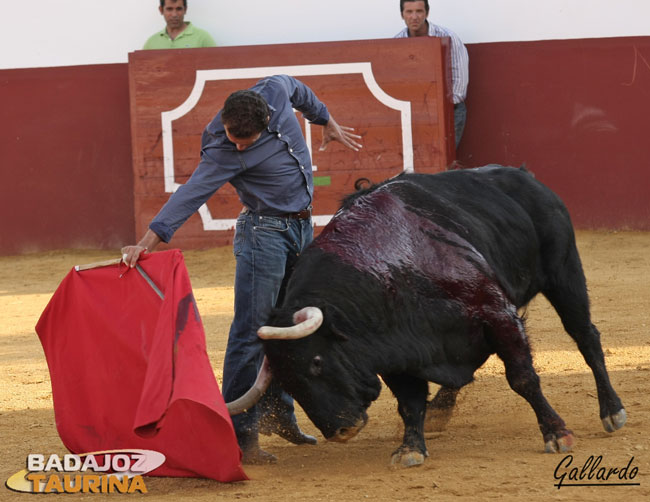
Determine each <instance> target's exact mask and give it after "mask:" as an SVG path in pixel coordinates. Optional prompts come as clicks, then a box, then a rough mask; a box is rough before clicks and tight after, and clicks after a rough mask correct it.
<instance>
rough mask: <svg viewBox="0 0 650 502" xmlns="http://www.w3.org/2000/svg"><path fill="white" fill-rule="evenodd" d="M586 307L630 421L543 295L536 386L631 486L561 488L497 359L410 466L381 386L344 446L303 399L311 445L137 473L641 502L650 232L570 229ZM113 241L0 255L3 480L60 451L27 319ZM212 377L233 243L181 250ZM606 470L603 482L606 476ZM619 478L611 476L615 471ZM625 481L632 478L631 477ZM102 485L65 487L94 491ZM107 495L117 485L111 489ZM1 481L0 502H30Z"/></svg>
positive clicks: (223, 330) (408, 494)
mask: <svg viewBox="0 0 650 502" xmlns="http://www.w3.org/2000/svg"><path fill="white" fill-rule="evenodd" d="M578 244H579V247H580V252H581V256H582V260H583V264H584V268H585V272H586V275H587V280H588V284H589V290H590V294H591V302H592V316H593V320H594V322H595V324H596V325H597V326H598V327H599V329H600V331H601V333H602V344H603V348H604V350H605V352H606V357H607V364H608V368H609V373H610V376H611V379H612V382H613V384H614V387H615V388H616V389H617V391H618V393H619V395H620V396H621V398H622V400H623V402H624V404H625V406H626V409H627V412H628V416H629V419H628V423H627V425H626V426H625V427H624V428H623V429H621V430H620V431H618V432H616V433H614V434H609V433H606V432H605V431H604V430H603V428H602V426H601V423H600V419H599V417H598V403H597V399H596V388H595V384H594V380H593V377H592V374H591V372H590V371H589V369H588V368H587V366H586V364H585V363H584V361H583V359H582V357H581V355H580V353H579V352H578V350H577V349H576V348H575V346H574V344H573V342H572V340H571V339H570V338H569V336H568V335H566V334H565V333H564V331H563V329H562V326H561V324H560V322H559V319H558V317H557V315H556V314H555V312H554V311H553V310H552V308H551V307H550V306H549V304H548V303H547V302H546V300H545V299H543V298H541V297H539V298H537V299H535V300H534V301H533V303H532V304H531V305H530V307H529V309H528V323H527V326H528V333H529V336H530V339H531V342H532V346H533V350H534V358H535V364H536V368H537V370H538V372H539V374H540V376H541V380H542V387H543V390H544V393H545V395H546V397H547V398H548V400H549V401H550V403H551V404H552V405H553V407H554V408H555V409H556V410H557V411H558V413H560V415H561V416H562V417H563V418H564V420H565V421H566V422H567V424H568V426H569V428H571V429H572V430H573V431H574V433H575V435H576V438H577V445H576V448H575V450H574V452H573V456H574V461H573V465H577V466H581V465H582V464H584V463H585V461H586V460H587V459H588V458H589V456H592V455H593V456H594V457H596V456H599V455H602V457H603V459H602V464H601V465H602V466H607V467H619V468H622V467H625V465H627V464H628V463H629V462H630V460H631V459H632V457H633V459H632V466H633V467H637V468H638V475H637V476H636V477H635V479H633V480H631V481H632V482H636V483H640V486H625V487H622V486H612V487H602V486H599V487H564V488H562V489H561V490H559V491H558V489H557V488H556V487H554V484H555V483H556V482H557V480H556V479H554V471H555V469H556V466H557V465H558V463H559V462H560V460H562V458H563V457H564V455H550V454H544V453H542V452H543V441H542V437H541V434H540V433H539V430H538V428H537V424H536V421H535V416H534V414H533V411H532V409H531V408H530V406H529V405H528V404H527V403H526V402H525V401H524V400H523V399H522V398H521V397H519V396H518V395H516V394H515V393H514V392H513V391H512V390H511V389H510V388H509V387H508V384H507V382H506V379H505V375H504V369H503V364H502V363H501V362H500V360H498V359H497V358H496V357H495V356H493V357H492V358H490V359H489V360H488V362H487V363H486V364H485V366H484V367H483V368H481V369H480V370H479V371H478V372H477V374H476V381H475V382H474V383H473V384H471V385H469V386H468V387H466V388H465V389H464V390H463V391H462V392H461V395H460V398H459V404H458V407H457V411H456V414H455V415H454V417H453V418H452V420H451V422H450V424H449V427H448V429H447V430H446V431H445V432H441V433H432V434H428V436H427V445H428V448H429V453H430V457H429V458H428V459H427V460H426V462H425V464H424V465H423V466H420V467H415V468H411V469H397V470H392V469H390V468H389V467H388V460H389V458H390V455H391V453H392V451H393V450H394V449H395V448H396V447H397V446H398V445H399V444H400V442H401V435H402V425H401V420H400V419H399V416H398V414H397V410H396V401H395V399H394V398H393V397H392V395H391V393H390V392H389V391H388V390H387V389H384V391H383V392H382V394H381V396H380V398H379V399H378V400H377V401H376V402H375V403H374V404H373V405H372V406H371V407H370V409H369V416H370V421H369V423H368V425H367V426H366V428H365V429H364V430H363V431H362V432H361V434H359V436H357V437H356V438H354V439H353V440H352V441H350V442H349V443H348V444H329V443H326V442H325V441H324V440H323V439H322V436H321V435H320V433H319V432H318V430H317V429H316V428H315V427H314V426H313V425H312V424H311V423H310V422H309V421H308V419H307V418H306V417H305V415H304V414H302V412H301V410H299V421H300V423H301V426H302V427H303V429H304V430H305V431H307V432H309V433H311V434H315V435H317V436H318V437H319V439H320V441H319V444H318V445H317V446H294V445H291V444H289V443H286V442H284V441H283V440H281V439H279V438H277V437H275V436H274V437H270V438H269V437H266V436H262V439H261V442H262V446H263V447H264V448H265V449H267V450H268V451H270V452H272V453H274V454H276V455H277V456H278V457H279V458H280V461H279V463H278V464H277V465H272V466H263V467H262V466H255V467H247V468H246V472H247V473H248V475H249V476H250V477H251V480H250V481H246V482H241V483H233V484H220V483H217V482H214V481H211V480H204V479H170V478H147V479H146V483H147V488H148V490H149V493H148V494H147V495H132V496H133V497H137V498H141V497H146V498H147V499H150V500H170V501H171V500H173V501H179V500H180V501H183V500H187V501H189V500H192V501H194V500H215V499H219V500H222V499H223V500H234V499H248V498H250V499H257V500H268V501H285V500H297V501H298V500H300V501H303V500H313V501H318V500H331V501H348V500H349V501H357V500H382V501H383V500H386V501H393V500H395V501H397V500H403V501H405V500H438V501H445V500H452V499H454V500H456V499H461V500H462V499H465V500H486V499H500V500H545V501H546V500H568V501H596V500H612V499H625V500H629V501H636V500H644V499H645V500H648V497H649V496H650V398H649V395H650V336H649V334H650V252H649V251H648V249H650V233H636V232H618V233H616V232H614V233H608V232H584V231H583V232H579V233H578ZM116 256H117V252H114V253H107V252H93V251H66V252H54V253H43V254H35V255H27V256H16V257H0V269H1V270H2V274H0V312H1V319H2V326H0V382H1V385H0V438H1V441H0V478H2V481H3V483H4V481H6V480H7V478H8V477H9V476H10V475H12V474H13V473H15V472H17V471H18V470H20V469H22V468H24V465H25V459H26V456H27V455H28V454H29V453H45V454H50V453H59V454H64V453H67V451H66V450H65V448H64V447H63V445H62V444H61V441H60V440H59V437H58V434H57V431H56V427H55V425H54V412H53V408H52V394H51V387H50V378H49V373H48V369H47V365H46V362H45V357H44V355H43V351H42V348H41V345H40V342H39V340H38V337H37V336H36V333H35V332H34V326H35V324H36V321H37V320H38V318H39V316H40V313H41V312H42V310H43V309H44V308H45V305H46V304H47V302H48V301H49V299H50V297H51V295H52V293H53V291H54V290H55V289H56V287H57V286H58V284H59V282H60V281H61V280H62V279H63V277H64V276H65V274H66V273H67V272H68V271H69V270H70V268H71V267H73V266H74V265H76V264H80V263H89V262H94V261H98V260H103V259H108V258H113V257H116ZM185 258H186V262H187V267H188V270H189V272H190V276H191V279H192V284H193V288H194V293H195V296H196V299H197V302H198V305H199V310H200V312H201V315H202V318H203V322H204V324H205V328H206V333H207V337H208V338H207V346H208V351H209V356H210V359H211V361H212V364H213V367H214V370H215V373H216V374H217V375H218V377H219V378H220V376H221V369H222V366H221V365H222V361H223V356H224V349H225V346H226V336H227V333H228V326H229V324H230V320H231V316H232V295H233V290H232V284H233V274H234V259H233V257H232V252H231V250H230V248H219V249H215V250H209V251H189V252H186V253H185ZM610 481H611V480H610ZM615 481H619V480H617V479H616V480H615ZM628 481H629V480H628ZM106 496H111V495H74V496H72V495H71V496H70V497H72V498H73V499H74V500H97V499H101V498H103V497H106ZM112 496H113V497H115V496H118V497H119V495H112ZM30 497H33V495H28V494H19V493H15V492H12V491H9V490H8V489H7V488H6V487H2V488H0V500H12V501H18V500H27V499H29V500H33V498H30Z"/></svg>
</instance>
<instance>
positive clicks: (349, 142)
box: [273, 75, 362, 152]
mask: <svg viewBox="0 0 650 502" xmlns="http://www.w3.org/2000/svg"><path fill="white" fill-rule="evenodd" d="M273 78H278V79H282V80H283V82H284V84H285V85H286V86H287V91H288V93H289V99H290V101H291V105H292V106H293V107H294V108H296V109H297V110H300V111H301V112H302V113H303V114H304V115H305V117H307V119H309V120H310V121H311V122H313V123H315V124H318V125H322V126H323V142H322V143H321V146H320V150H321V151H323V150H325V149H326V148H327V145H328V144H329V143H330V142H331V141H338V142H339V143H341V144H343V145H345V146H346V147H348V148H349V149H351V150H354V151H355V152H358V151H359V149H360V148H362V146H361V144H360V143H358V142H357V141H356V140H358V139H361V136H359V135H358V134H353V132H352V131H354V129H353V128H352V127H345V126H340V125H339V124H338V123H337V122H336V120H334V117H332V115H331V114H330V112H329V110H328V109H327V107H326V106H325V104H324V103H322V102H321V101H320V100H319V99H318V97H317V96H316V94H314V92H313V91H312V90H311V89H310V88H309V87H308V86H307V85H305V84H303V83H302V82H301V81H300V80H298V79H295V78H293V77H290V76H288V75H278V76H277V77H273Z"/></svg>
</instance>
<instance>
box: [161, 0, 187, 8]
mask: <svg viewBox="0 0 650 502" xmlns="http://www.w3.org/2000/svg"><path fill="white" fill-rule="evenodd" d="M183 7H185V9H187V0H183ZM160 8H161V9H164V8H165V0H160Z"/></svg>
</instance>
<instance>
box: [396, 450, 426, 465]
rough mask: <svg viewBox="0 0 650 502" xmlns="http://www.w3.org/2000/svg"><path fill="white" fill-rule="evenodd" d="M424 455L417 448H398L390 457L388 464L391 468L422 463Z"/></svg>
mask: <svg viewBox="0 0 650 502" xmlns="http://www.w3.org/2000/svg"><path fill="white" fill-rule="evenodd" d="M425 457H426V454H425V453H422V452H421V451H418V450H407V449H405V448H400V449H399V450H397V451H396V452H395V453H393V456H392V457H391V458H390V466H391V467H393V468H399V467H414V466H416V465H422V464H423V463H424V459H425Z"/></svg>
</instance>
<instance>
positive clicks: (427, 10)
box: [399, 0, 429, 15]
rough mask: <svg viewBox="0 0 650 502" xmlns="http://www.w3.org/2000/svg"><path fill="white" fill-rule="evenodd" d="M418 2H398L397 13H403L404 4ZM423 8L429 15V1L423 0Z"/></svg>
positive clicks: (404, 0) (403, 0) (414, 0)
mask: <svg viewBox="0 0 650 502" xmlns="http://www.w3.org/2000/svg"><path fill="white" fill-rule="evenodd" d="M417 1H418V0H399V13H400V14H401V13H402V12H404V4H405V3H406V2H417ZM424 8H425V10H426V12H427V15H428V14H429V0H424Z"/></svg>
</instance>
